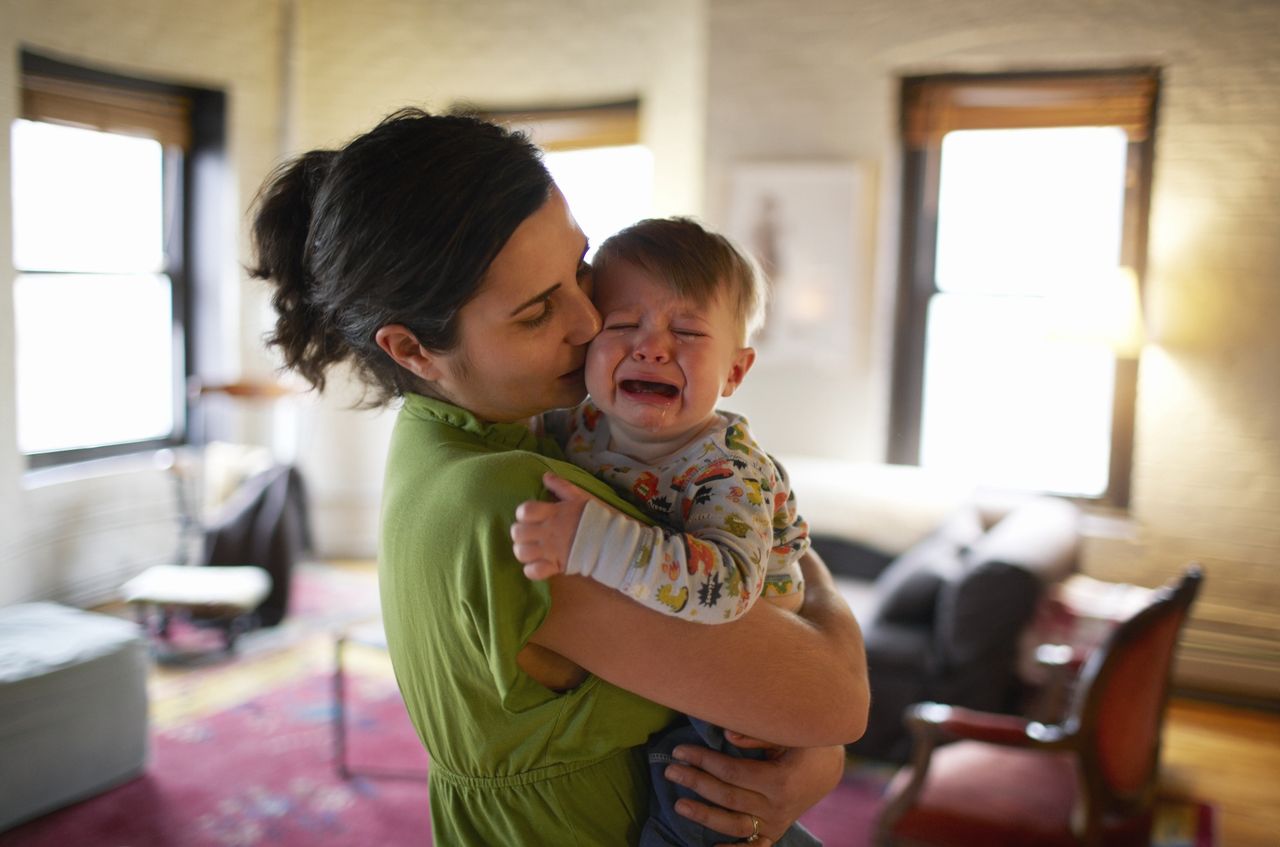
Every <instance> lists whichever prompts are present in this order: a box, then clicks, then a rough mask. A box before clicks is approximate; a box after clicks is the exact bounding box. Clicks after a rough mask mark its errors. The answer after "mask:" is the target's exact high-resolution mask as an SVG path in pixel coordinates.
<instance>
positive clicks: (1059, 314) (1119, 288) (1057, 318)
mask: <svg viewBox="0 0 1280 847" xmlns="http://www.w3.org/2000/svg"><path fill="white" fill-rule="evenodd" d="M1053 305H1054V311H1053V318H1052V319H1051V324H1050V327H1051V328H1050V335H1051V337H1054V338H1059V339H1062V340H1070V341H1080V342H1092V343H1100V344H1104V345H1106V346H1107V347H1108V348H1110V349H1111V350H1112V351H1113V352H1114V353H1115V355H1116V358H1117V359H1137V358H1138V356H1139V355H1141V353H1142V346H1143V344H1145V343H1146V340H1147V333H1146V322H1145V321H1144V320H1143V315H1142V302H1141V300H1140V298H1139V295H1138V275H1137V274H1136V273H1135V272H1134V270H1133V268H1130V267H1118V268H1116V269H1115V270H1114V271H1112V272H1110V273H1107V274H1104V275H1102V276H1101V277H1100V278H1098V279H1095V280H1091V281H1089V282H1085V283H1081V284H1077V285H1073V286H1072V288H1071V290H1070V292H1069V293H1067V292H1063V294H1062V295H1060V296H1058V297H1055V298H1053Z"/></svg>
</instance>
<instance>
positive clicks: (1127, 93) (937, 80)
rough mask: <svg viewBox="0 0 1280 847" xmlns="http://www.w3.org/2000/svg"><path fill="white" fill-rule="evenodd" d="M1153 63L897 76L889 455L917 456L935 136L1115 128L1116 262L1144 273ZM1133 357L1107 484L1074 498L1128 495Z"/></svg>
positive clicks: (933, 235) (932, 256) (1120, 368)
mask: <svg viewBox="0 0 1280 847" xmlns="http://www.w3.org/2000/svg"><path fill="white" fill-rule="evenodd" d="M1159 84H1160V71H1159V69H1158V68H1131V69H1122V70H1108V71H1063V72H1034V73H1008V74H941V75H932V76H920V77H906V78H904V79H903V80H902V89H901V101H900V102H901V104H902V139H903V150H902V155H903V159H902V165H903V167H902V180H903V182H902V199H903V202H902V218H901V228H900V232H901V233H902V237H901V241H900V252H899V265H898V266H899V280H898V297H897V305H896V309H895V317H894V350H893V365H892V373H891V391H890V410H889V413H890V426H889V442H888V445H887V455H888V460H889V461H890V462H891V463H893V464H904V465H918V464H919V463H920V441H921V418H922V415H923V411H924V410H923V405H924V365H925V344H926V333H927V321H928V308H929V301H930V300H931V299H932V297H933V296H934V295H935V294H938V293H939V290H938V288H937V284H936V281H935V260H936V255H937V236H938V195H939V187H940V178H941V166H942V138H943V136H944V135H945V134H946V133H947V132H950V131H952V130H959V129H1014V128H1025V127H1047V126H1094V125H1105V126H1120V127H1121V128H1123V129H1124V130H1125V132H1126V134H1127V135H1128V138H1129V143H1128V152H1127V160H1126V165H1125V177H1126V186H1125V196H1124V217H1123V223H1122V227H1123V229H1122V233H1121V248H1120V249H1121V254H1120V263H1121V264H1122V265H1125V266H1128V267H1131V268H1133V269H1134V271H1135V273H1136V274H1137V277H1138V280H1139V287H1140V288H1141V287H1142V281H1143V280H1144V279H1145V276H1146V273H1145V271H1146V247H1147V227H1148V217H1149V215H1148V212H1149V209H1150V198H1151V181H1152V165H1153V160H1154V134H1155V133H1154V129H1155V120H1156V108H1157V103H1158V94H1159ZM1137 384H1138V359H1137V358H1126V357H1121V356H1117V357H1116V358H1115V381H1114V393H1113V397H1112V409H1111V452H1110V459H1109V469H1108V476H1107V488H1106V490H1105V491H1104V492H1103V493H1102V494H1101V495H1098V496H1097V497H1078V498H1076V499H1079V500H1084V501H1090V502H1100V503H1104V504H1106V505H1109V506H1112V507H1115V508H1117V509H1126V508H1128V506H1129V502H1130V489H1131V476H1132V465H1133V449H1134V419H1135V416H1136V411H1137Z"/></svg>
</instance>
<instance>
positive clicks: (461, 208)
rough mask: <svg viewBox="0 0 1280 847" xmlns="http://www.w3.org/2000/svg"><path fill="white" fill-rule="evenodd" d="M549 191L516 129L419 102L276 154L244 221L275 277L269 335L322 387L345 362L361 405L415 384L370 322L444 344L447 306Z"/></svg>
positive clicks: (468, 291) (449, 339) (259, 261)
mask: <svg viewBox="0 0 1280 847" xmlns="http://www.w3.org/2000/svg"><path fill="white" fill-rule="evenodd" d="M550 190H551V177H550V175H549V174H548V173H547V169H546V167H545V166H544V165H543V163H542V154H541V152H540V151H539V150H538V148H537V147H536V146H534V145H533V144H532V143H531V142H530V141H529V140H528V139H527V138H525V137H524V136H523V135H521V134H520V133H516V132H511V131H509V130H507V129H504V128H502V127H500V126H496V125H494V124H491V123H487V122H485V121H482V120H478V119H476V118H472V117H467V116H462V115H431V114H428V113H426V112H423V111H421V110H419V109H402V110H401V111H398V112H396V113H394V114H392V115H390V116H388V117H387V118H385V119H384V120H383V121H382V122H381V123H379V124H378V125H377V126H376V127H374V128H373V129H372V130H370V131H369V132H367V133H365V134H364V135H361V136H359V137H357V138H356V139H354V140H353V141H351V142H350V143H349V144H347V146H346V147H343V148H342V149H340V150H313V151H311V152H310V153H306V154H304V155H302V156H299V157H298V158H296V159H294V160H292V161H290V162H286V163H285V164H284V165H282V166H281V167H280V168H278V169H277V170H276V171H275V172H274V173H273V174H272V175H271V176H270V177H268V179H267V181H266V182H265V183H264V185H263V187H262V189H261V191H260V193H259V196H258V199H257V201H256V203H255V214H254V219H253V230H252V234H253V246H254V264H253V266H252V267H251V268H250V273H251V274H252V275H253V276H255V277H258V278H260V279H266V280H268V281H270V283H271V284H272V285H274V286H275V293H274V295H273V297H272V305H273V306H274V307H275V310H276V326H275V330H274V331H273V332H272V333H271V334H270V335H269V336H268V338H267V343H268V344H271V345H273V346H276V347H279V348H280V351H281V352H282V354H283V356H284V364H285V366H286V367H288V368H291V369H293V370H296V371H297V372H298V373H300V374H302V376H304V377H305V378H306V379H307V380H308V381H309V382H311V384H312V385H314V386H315V387H316V388H317V389H320V390H323V389H324V384H325V374H326V372H327V371H328V369H329V368H330V367H331V366H333V365H335V364H337V363H339V362H343V361H349V362H350V363H351V364H352V365H354V366H355V368H356V369H357V371H358V372H359V374H360V376H361V378H362V379H363V380H364V382H365V383H366V385H367V386H368V388H369V389H370V391H371V392H372V396H369V395H368V394H366V404H367V405H372V406H376V405H381V404H383V403H385V402H387V401H388V400H390V399H392V398H393V397H396V396H398V395H401V394H403V393H404V392H405V391H411V390H418V389H420V386H419V385H418V384H417V382H418V381H417V379H416V377H414V376H413V375H412V374H410V373H409V372H408V371H405V370H404V369H403V368H401V367H400V366H399V365H397V364H396V363H395V362H394V361H392V359H391V358H390V357H389V356H387V355H386V354H385V353H384V352H383V351H382V350H381V349H380V348H379V347H378V345H377V343H376V342H375V340H374V335H375V333H376V332H377V331H378V329H379V328H380V327H382V326H385V325H387V324H403V325H405V326H406V327H408V329H409V330H410V331H411V332H413V333H414V335H416V336H417V338H418V342H419V343H420V344H422V346H424V347H426V348H427V349H429V350H436V351H448V350H450V349H452V348H453V347H454V346H455V345H456V344H457V342H458V337H457V334H458V328H457V316H458V311H459V310H460V309H461V308H462V307H463V306H464V305H465V304H466V303H467V302H468V301H469V300H470V299H471V298H472V297H474V296H475V294H476V292H477V291H478V290H479V288H480V282H481V280H482V278H483V277H484V274H485V271H486V270H488V267H489V264H490V263H491V262H492V261H493V259H494V257H495V256H497V254H498V251H500V250H501V249H502V246H503V245H504V244H506V242H507V239H509V238H510V237H511V234H512V233H513V232H514V231H515V229H516V227H518V226H519V225H520V223H521V222H522V221H524V220H525V218H527V217H529V216H530V215H532V214H533V213H534V212H535V211H537V210H538V209H539V208H540V207H541V206H542V204H543V203H544V202H545V201H546V199H547V197H548V195H549V192H550Z"/></svg>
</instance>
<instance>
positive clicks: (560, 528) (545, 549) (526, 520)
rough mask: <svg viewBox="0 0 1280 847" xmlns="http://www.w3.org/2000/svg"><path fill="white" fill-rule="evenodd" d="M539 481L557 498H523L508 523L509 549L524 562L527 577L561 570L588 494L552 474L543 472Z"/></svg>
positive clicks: (565, 563) (546, 576)
mask: <svg viewBox="0 0 1280 847" xmlns="http://www.w3.org/2000/svg"><path fill="white" fill-rule="evenodd" d="M542 483H543V485H545V486H546V487H547V490H548V491H550V492H551V493H552V494H553V495H554V496H555V497H556V498H557V500H556V501H554V502H550V503H548V502H546V501H543V500H526V501H525V502H523V503H521V504H520V505H519V507H518V508H517V509H516V522H515V523H513V524H512V525H511V549H512V551H513V552H514V553H515V554H516V559H518V560H519V561H521V562H523V563H524V575H525V576H527V577H529V579H547V578H548V577H552V576H555V575H556V574H562V573H564V571H565V567H566V566H567V564H568V562H569V551H570V550H572V549H573V539H574V537H575V536H576V535H577V534H578V521H580V520H581V519H582V510H583V509H584V508H586V505H587V498H589V497H590V496H591V495H590V494H588V493H587V492H585V491H583V490H582V489H581V488H579V487H578V486H576V485H574V484H573V483H571V482H568V481H566V480H564V479H561V478H560V477H558V476H556V475H555V474H553V473H549V472H548V473H545V474H543V475H542Z"/></svg>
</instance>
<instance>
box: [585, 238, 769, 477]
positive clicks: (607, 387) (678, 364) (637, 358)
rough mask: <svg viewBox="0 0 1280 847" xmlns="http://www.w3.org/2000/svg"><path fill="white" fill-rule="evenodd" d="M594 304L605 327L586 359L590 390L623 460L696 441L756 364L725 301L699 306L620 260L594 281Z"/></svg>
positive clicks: (714, 301)
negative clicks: (722, 401)
mask: <svg viewBox="0 0 1280 847" xmlns="http://www.w3.org/2000/svg"><path fill="white" fill-rule="evenodd" d="M593 299H594V300H595V304H596V308H597V309H598V310H599V312H600V317H601V319H602V324H603V328H602V329H601V330H600V334H599V335H597V336H596V337H595V340H593V341H592V342H591V347H590V349H589V350H588V352H587V390H588V391H589V392H590V393H591V398H592V400H593V401H594V402H595V404H596V405H597V406H599V407H600V409H601V410H602V411H603V412H604V413H605V414H607V415H608V416H609V431H610V433H611V435H612V436H613V438H614V441H615V449H618V450H620V451H621V452H623V453H628V454H630V455H637V454H646V453H647V454H649V455H650V456H657V455H661V452H660V451H659V450H658V449H657V448H659V447H661V446H664V445H665V446H669V447H670V448H671V449H674V448H676V447H679V446H681V445H682V444H684V442H685V441H688V440H689V439H691V438H693V437H694V436H695V435H697V434H698V433H699V432H700V431H701V430H702V429H703V428H704V427H705V426H706V425H707V424H708V423H709V422H710V420H711V418H712V416H713V415H714V414H715V407H716V402H717V401H718V400H719V399H720V398H721V397H728V396H729V395H730V394H732V393H733V391H734V389H736V388H737V387H738V385H739V383H741V381H742V378H743V377H744V376H746V373H747V370H748V369H749V368H750V367H751V363H752V361H753V360H754V358H755V353H754V352H753V351H752V350H751V349H750V348H748V347H743V346H742V344H741V333H742V330H741V328H740V327H739V326H738V322H737V321H736V320H735V319H734V316H733V314H732V311H731V310H730V308H729V305H728V303H726V302H725V300H726V298H725V297H723V296H720V297H717V298H716V299H715V300H713V301H712V302H711V303H708V304H706V305H705V306H698V305H697V304H696V303H693V302H692V301H689V300H686V299H683V298H681V297H680V296H679V295H677V294H676V293H675V292H673V291H672V290H671V288H670V287H669V286H668V285H667V284H666V283H665V282H664V281H663V280H661V279H657V278H655V277H653V276H652V275H651V274H649V273H648V272H647V271H645V270H643V269H641V268H638V267H636V266H635V265H632V264H631V263H629V262H624V261H618V262H614V263H612V264H611V265H610V267H609V269H608V272H607V273H604V274H598V275H597V276H596V278H595V293H594V297H593ZM628 446H631V447H632V448H633V449H626V448H627V447H628ZM637 458H639V455H637Z"/></svg>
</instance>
